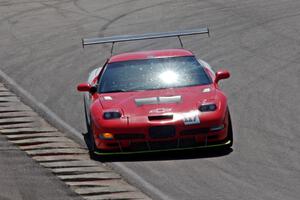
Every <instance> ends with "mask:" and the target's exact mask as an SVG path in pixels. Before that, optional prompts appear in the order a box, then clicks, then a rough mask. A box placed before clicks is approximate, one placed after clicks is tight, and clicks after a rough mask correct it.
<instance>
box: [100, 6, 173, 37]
mask: <svg viewBox="0 0 300 200" xmlns="http://www.w3.org/2000/svg"><path fill="white" fill-rule="evenodd" d="M170 2H172V1H165V2H161V3H158V4H154V5H149V6H145V7H141V8H137V9H134V10H132V11H130V12H127V13H124V14H121V15H119V16H117V17H115V18H113V19H112V20H110V21H109V22H107V23H106V24H104V25H103V26H102V27H101V28H100V30H99V33H98V36H99V37H100V36H103V32H104V31H105V30H106V29H108V27H109V26H110V25H112V24H113V23H115V22H116V21H118V20H120V19H122V18H124V17H127V16H129V15H132V14H134V13H137V12H140V11H143V10H147V9H149V8H154V7H158V6H162V5H165V4H168V3H170Z"/></svg>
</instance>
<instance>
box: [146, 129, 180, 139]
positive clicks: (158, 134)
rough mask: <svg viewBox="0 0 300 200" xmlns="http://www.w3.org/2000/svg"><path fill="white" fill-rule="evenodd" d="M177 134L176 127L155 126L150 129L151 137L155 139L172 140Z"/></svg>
mask: <svg viewBox="0 0 300 200" xmlns="http://www.w3.org/2000/svg"><path fill="white" fill-rule="evenodd" d="M175 134H176V129H175V126H153V127H150V128H149V136H150V137H151V138H153V139H161V138H170V137H174V136H175Z"/></svg>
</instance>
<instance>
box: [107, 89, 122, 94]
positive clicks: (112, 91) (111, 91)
mask: <svg viewBox="0 0 300 200" xmlns="http://www.w3.org/2000/svg"><path fill="white" fill-rule="evenodd" d="M114 92H127V91H126V90H123V89H120V90H110V91H105V92H102V93H114Z"/></svg>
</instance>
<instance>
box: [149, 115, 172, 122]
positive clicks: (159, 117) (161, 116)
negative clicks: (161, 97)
mask: <svg viewBox="0 0 300 200" xmlns="http://www.w3.org/2000/svg"><path fill="white" fill-rule="evenodd" d="M148 119H149V120H150V121H154V120H166V119H173V115H158V116H148Z"/></svg>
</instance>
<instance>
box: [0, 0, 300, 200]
mask: <svg viewBox="0 0 300 200" xmlns="http://www.w3.org/2000/svg"><path fill="white" fill-rule="evenodd" d="M206 25H208V26H209V27H210V28H211V31H212V34H211V38H205V37H197V36H195V37H190V38H184V39H183V42H184V44H185V46H186V47H187V48H188V49H191V50H192V51H193V52H194V53H195V54H196V55H197V56H198V57H200V58H202V59H204V60H206V61H207V62H209V63H210V64H211V65H212V66H213V67H214V68H215V69H219V68H226V69H228V70H229V71H230V72H231V74H232V77H231V78H230V79H229V80H226V81H224V82H223V83H222V88H223V89H224V90H225V91H226V92H227V94H228V97H229V106H230V109H231V115H232V121H233V128H234V133H235V143H234V146H233V151H232V152H231V153H228V154H225V155H215V154H209V153H201V152H200V153H199V155H193V156H190V155H183V156H182V155H180V156H176V155H173V156H170V155H169V156H168V155H167V156H159V157H155V156H152V157H151V158H150V159H149V158H140V159H136V160H134V159H133V160H130V161H123V162H115V163H114V164H113V165H114V166H115V167H116V168H117V169H119V170H120V171H121V173H122V174H123V175H124V176H125V177H127V178H129V180H130V182H132V183H133V184H136V185H137V186H138V187H140V188H141V189H142V190H143V191H145V192H146V193H147V194H149V195H150V196H151V197H153V198H154V199H228V200H229V199H230V200H232V199H270V200H271V199H272V200H273V199H280V200H281V199H285V200H290V199H295V200H296V199H299V196H300V186H299V182H300V156H299V155H300V147H299V144H300V139H299V130H300V123H299V122H300V117H299V116H300V106H299V100H300V37H299V35H300V1H299V0H272V1H270V0H248V1H242V0H204V1H192V0H189V1H179V0H172V1H171V0H170V1H146V0H122V1H121V0H118V1H117V0H111V1H104V0H103V1H99V0H93V1H91V0H57V1H50V0H48V1H46V0H45V1H42V0H40V1H38V0H35V1H33V0H9V1H4V0H0V60H1V62H0V69H1V70H2V71H4V72H5V73H6V74H7V75H9V76H10V77H11V78H13V79H14V80H15V81H16V82H17V83H18V84H19V85H21V86H22V87H23V88H24V89H25V90H27V91H28V92H29V93H30V94H32V95H33V96H34V97H35V98H36V99H37V100H38V101H40V102H42V103H43V104H45V105H46V106H47V107H49V108H50V109H51V110H52V111H53V112H55V113H56V114H57V115H58V116H59V117H61V118H62V119H63V120H64V121H65V122H67V123H68V124H70V125H71V126H73V127H75V128H76V129H77V130H79V131H84V123H83V122H84V119H83V107H82V96H81V95H80V94H77V93H76V90H75V88H76V84H77V83H79V82H82V81H85V79H86V77H87V75H88V72H89V71H90V70H91V69H93V68H94V67H95V66H98V65H101V64H102V63H103V62H104V59H105V58H106V57H107V56H108V55H109V50H110V49H109V46H108V45H104V46H101V45H99V46H94V47H89V48H86V49H84V50H83V49H82V48H81V44H80V39H81V37H88V36H109V35H117V34H134V33H146V32H158V31H172V30H181V29H186V28H198V27H203V26H206ZM174 47H179V44H178V42H177V41H176V40H175V39H166V40H156V41H147V42H131V43H126V44H121V45H117V52H122V51H134V50H141V49H163V48H174ZM119 166H125V168H128V169H129V171H130V172H134V173H128V172H129V171H128V170H125V171H124V167H122V168H119Z"/></svg>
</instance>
